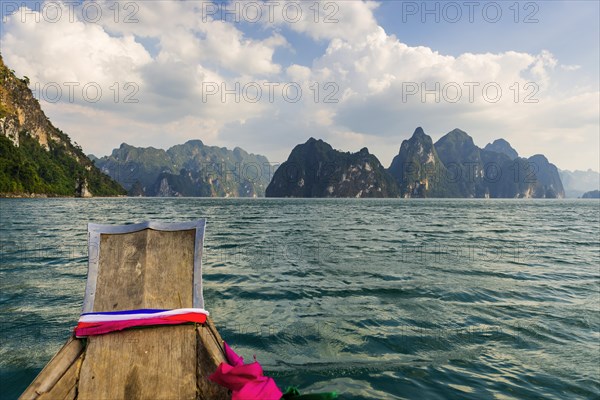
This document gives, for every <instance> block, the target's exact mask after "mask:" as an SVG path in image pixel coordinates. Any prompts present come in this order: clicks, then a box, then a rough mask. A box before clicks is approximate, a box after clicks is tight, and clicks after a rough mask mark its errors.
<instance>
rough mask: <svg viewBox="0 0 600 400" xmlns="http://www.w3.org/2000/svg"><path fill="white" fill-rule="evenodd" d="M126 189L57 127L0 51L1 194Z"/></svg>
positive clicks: (111, 193) (86, 193)
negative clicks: (106, 173) (5, 63)
mask: <svg viewBox="0 0 600 400" xmlns="http://www.w3.org/2000/svg"><path fill="white" fill-rule="evenodd" d="M124 193H125V192H124V190H123V188H122V187H121V186H120V185H119V184H118V183H116V182H115V181H113V180H112V179H110V178H109V177H108V176H106V175H104V174H103V173H101V172H100V170H99V169H98V168H96V167H95V166H94V165H93V163H92V162H91V161H90V160H89V159H88V158H87V157H86V156H85V154H84V153H83V152H82V150H81V148H80V147H79V146H77V145H74V144H73V143H71V140H70V138H69V136H67V135H66V134H65V133H64V132H62V131H61V130H59V129H57V128H56V127H54V126H53V125H52V123H51V122H50V121H49V120H48V118H47V117H46V115H45V114H44V112H43V111H42V110H41V108H40V105H39V103H38V101H37V100H36V99H35V98H34V97H33V94H32V93H31V90H30V89H29V88H28V87H27V79H26V78H25V79H18V78H17V77H16V76H15V74H14V71H12V70H10V69H8V68H7V67H6V65H4V62H3V60H2V56H1V55H0V194H4V195H17V196H18V195H30V194H41V195H48V196H76V195H77V196H91V195H93V196H114V195H121V194H124Z"/></svg>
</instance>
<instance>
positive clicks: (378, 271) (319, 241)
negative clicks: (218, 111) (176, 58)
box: [0, 199, 600, 399]
mask: <svg viewBox="0 0 600 400" xmlns="http://www.w3.org/2000/svg"><path fill="white" fill-rule="evenodd" d="M599 207H600V203H599V202H598V201H595V200H589V201H588V200H571V201H566V200H565V201H558V200H556V201H554V200H550V201H548V200H546V201H527V200H518V201H515V200H493V201H485V200H399V199H389V200H355V199H352V200H313V199H306V200H305V199H298V200H275V199H261V200H252V199H245V200H242V199H77V200H76V199H72V200H71V199H31V200H28V199H18V200H17V199H15V200H11V199H1V200H0V213H1V215H0V217H1V231H0V234H1V236H0V323H1V326H0V328H1V339H2V340H1V343H0V384H1V393H2V398H7V399H11V398H16V397H17V396H18V395H19V394H20V393H21V391H22V390H23V389H24V388H25V387H26V386H27V385H28V384H29V383H30V382H31V380H32V379H33V378H34V377H35V376H36V374H37V373H38V372H39V371H40V369H41V368H42V367H43V366H44V365H45V363H46V362H47V361H48V360H49V359H50V358H51V357H52V355H53V354H54V353H55V352H56V351H57V350H58V349H59V348H60V346H62V344H63V343H64V342H65V340H66V339H67V337H68V335H69V332H70V329H71V328H72V327H73V326H74V324H75V323H76V321H77V318H78V315H79V312H80V307H81V303H82V299H83V294H84V285H85V279H86V273H87V269H86V268H87V264H86V262H87V247H86V240H87V238H86V224H87V222H89V221H91V222H98V223H119V224H122V223H127V222H136V221H141V220H147V219H152V220H162V221H173V220H191V219H195V218H198V217H201V216H204V217H207V218H208V225H207V236H206V243H205V247H206V252H205V258H204V282H205V289H204V292H205V301H206V308H207V309H208V310H209V311H210V312H211V315H212V316H213V318H214V320H215V323H216V324H217V327H218V328H219V330H220V332H221V334H222V336H223V337H224V338H225V340H227V341H228V342H229V343H230V344H231V345H232V347H233V348H234V349H236V350H237V351H238V352H239V353H241V355H243V356H244V357H246V359H247V360H251V359H252V356H253V355H256V357H257V359H258V361H260V362H261V363H262V364H263V366H264V367H265V370H266V372H267V374H270V375H271V376H273V377H275V379H276V381H277V382H278V384H280V386H286V385H291V384H293V385H297V386H299V387H300V388H301V389H303V390H306V391H321V390H337V391H338V392H340V393H341V395H342V396H341V398H345V399H395V398H415V399H469V398H478V399H479V398H498V399H509V398H518V399H529V398H531V399H533V398H557V399H558V398H561V399H563V398H566V399H574V398H588V399H589V398H598V397H599V396H600V367H599V365H600V267H599V265H600V243H599V241H600V228H599V223H600V220H599V218H600V208H599Z"/></svg>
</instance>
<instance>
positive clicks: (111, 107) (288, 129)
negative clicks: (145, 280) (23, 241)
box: [0, 0, 600, 170]
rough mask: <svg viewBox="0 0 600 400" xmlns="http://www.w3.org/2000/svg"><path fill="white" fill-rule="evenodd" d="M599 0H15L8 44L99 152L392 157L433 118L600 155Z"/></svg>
mask: <svg viewBox="0 0 600 400" xmlns="http://www.w3.org/2000/svg"><path fill="white" fill-rule="evenodd" d="M599 4H600V3H599V2H597V1H568V2H567V1H565V2H561V1H540V2H518V3H517V2H513V1H508V2H500V1H499V2H477V1H475V2H462V1H458V2H436V1H429V2H427V3H424V2H421V1H418V2H410V1H381V2H370V1H358V0H356V1H353V0H345V1H312V0H311V1H302V2H294V1H284V0H279V1H269V2H263V1H241V2H236V1H227V2H216V3H215V2H213V3H211V2H204V1H172V0H169V1H143V2H142V1H121V2H115V1H112V0H111V1H96V2H93V3H92V2H87V1H86V2H83V3H82V2H74V1H73V2H64V3H63V2H58V1H46V2H34V1H3V2H2V3H1V7H2V26H1V32H0V35H1V36H0V37H1V48H0V51H1V52H2V55H3V57H4V60H5V62H6V63H7V65H8V66H9V67H10V68H12V69H14V70H15V72H16V74H17V75H18V76H27V77H29V79H30V87H31V88H32V90H33V91H34V93H35V94H36V96H38V98H39V99H40V101H41V103H42V107H43V109H44V110H45V111H46V114H47V115H48V116H49V117H50V119H51V120H52V121H53V122H54V124H55V125H56V126H57V127H59V128H61V129H62V130H63V131H65V132H66V133H68V134H69V135H70V136H71V137H72V138H73V139H74V140H75V141H76V142H77V143H79V144H80V145H81V146H82V147H83V149H84V151H86V152H87V153H93V154H95V155H98V156H101V155H106V154H109V153H110V152H111V150H112V149H113V148H115V147H118V146H119V145H120V144H121V143H122V142H126V143H129V144H132V145H136V146H154V147H161V148H168V147H169V146H172V145H174V144H178V143H183V142H185V141H186V140H189V139H202V140H203V141H204V143H206V144H210V145H218V146H226V147H229V148H233V147H235V146H240V147H242V148H244V149H246V150H247V151H249V152H253V153H259V154H264V155H266V156H267V157H268V158H269V160H270V161H272V162H282V161H284V160H285V159H286V158H287V155H288V154H289V151H290V150H291V148H292V147H293V146H294V145H296V144H298V143H302V142H305V141H306V140H307V139H308V138H309V137H311V136H313V137H318V138H322V139H324V140H326V141H328V142H329V143H331V144H332V145H333V146H334V147H335V148H338V149H341V150H344V151H358V150H359V149H360V148H362V147H365V146H366V147H368V148H369V150H370V151H371V152H372V153H374V154H376V155H377V156H378V157H379V159H380V160H381V161H382V163H383V164H384V165H386V166H388V165H389V163H390V162H391V159H392V158H393V156H394V155H396V154H397V152H398V149H399V147H400V144H401V142H402V140H404V139H407V138H408V137H409V136H410V135H411V134H412V132H413V131H414V129H415V128H416V127H417V126H422V127H423V128H424V129H425V131H426V132H427V133H428V134H429V135H430V136H432V137H433V139H434V140H437V139H438V138H439V137H441V136H442V135H443V134H445V133H447V132H448V131H450V130H452V129H454V128H461V129H463V130H464V131H466V132H468V133H469V134H470V135H471V136H473V138H474V140H475V143H476V144H477V145H479V146H481V147H483V146H485V144H487V143H488V142H490V141H492V140H494V139H496V138H499V137H502V138H505V139H507V140H508V141H509V142H511V144H512V145H513V147H515V148H516V149H517V150H518V151H519V153H520V154H521V155H523V156H530V155H533V154H536V153H543V154H545V155H546V156H547V157H548V158H549V159H550V161H551V162H553V163H555V164H556V165H557V166H558V167H559V168H562V169H588V168H592V169H594V170H598V169H599V168H600V167H599V163H600V159H599V157H600V155H599V152H600V150H599V148H600V91H599V73H598V71H599V69H600V68H599V67H600V62H599V42H598V37H599V36H600V32H599V20H600V18H599V15H600V9H599Z"/></svg>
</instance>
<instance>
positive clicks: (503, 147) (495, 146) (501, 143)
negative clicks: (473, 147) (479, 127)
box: [483, 139, 519, 160]
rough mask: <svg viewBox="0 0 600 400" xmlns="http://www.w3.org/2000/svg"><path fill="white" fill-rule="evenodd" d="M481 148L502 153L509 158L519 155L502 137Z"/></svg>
mask: <svg viewBox="0 0 600 400" xmlns="http://www.w3.org/2000/svg"><path fill="white" fill-rule="evenodd" d="M483 149H484V150H486V151H493V152H496V153H500V154H504V155H506V156H507V157H508V158H510V159H511V160H514V159H515V158H517V157H519V153H517V151H516V150H515V149H513V148H512V146H511V145H510V143H508V142H507V141H506V140H504V139H496V140H494V141H493V142H492V143H488V144H487V145H486V146H485V147H484V148H483Z"/></svg>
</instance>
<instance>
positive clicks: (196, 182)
mask: <svg viewBox="0 0 600 400" xmlns="http://www.w3.org/2000/svg"><path fill="white" fill-rule="evenodd" d="M90 158H92V159H93V160H94V163H95V164H96V166H97V167H98V168H100V170H101V171H102V172H104V173H106V174H107V175H109V176H110V177H111V178H113V179H114V180H116V181H117V182H119V183H120V184H121V185H122V186H123V187H124V188H125V190H127V193H128V194H129V195H130V196H159V197H179V196H189V197H264V195H265V189H266V187H267V185H268V184H269V181H270V178H271V171H270V170H271V166H270V164H269V160H267V158H266V157H264V156H261V155H255V154H249V153H247V152H246V151H245V150H243V149H241V148H239V147H236V148H235V149H233V150H228V149H226V148H224V147H216V146H207V145H205V144H204V143H203V142H202V141H200V140H190V141H188V142H186V143H185V144H181V145H177V146H173V147H171V148H170V149H168V150H162V149H155V148H153V147H146V148H141V147H134V146H130V145H128V144H126V143H123V144H122V145H121V146H120V147H119V148H118V149H114V150H113V152H112V154H111V155H110V156H106V157H102V158H96V157H94V156H93V155H90Z"/></svg>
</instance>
